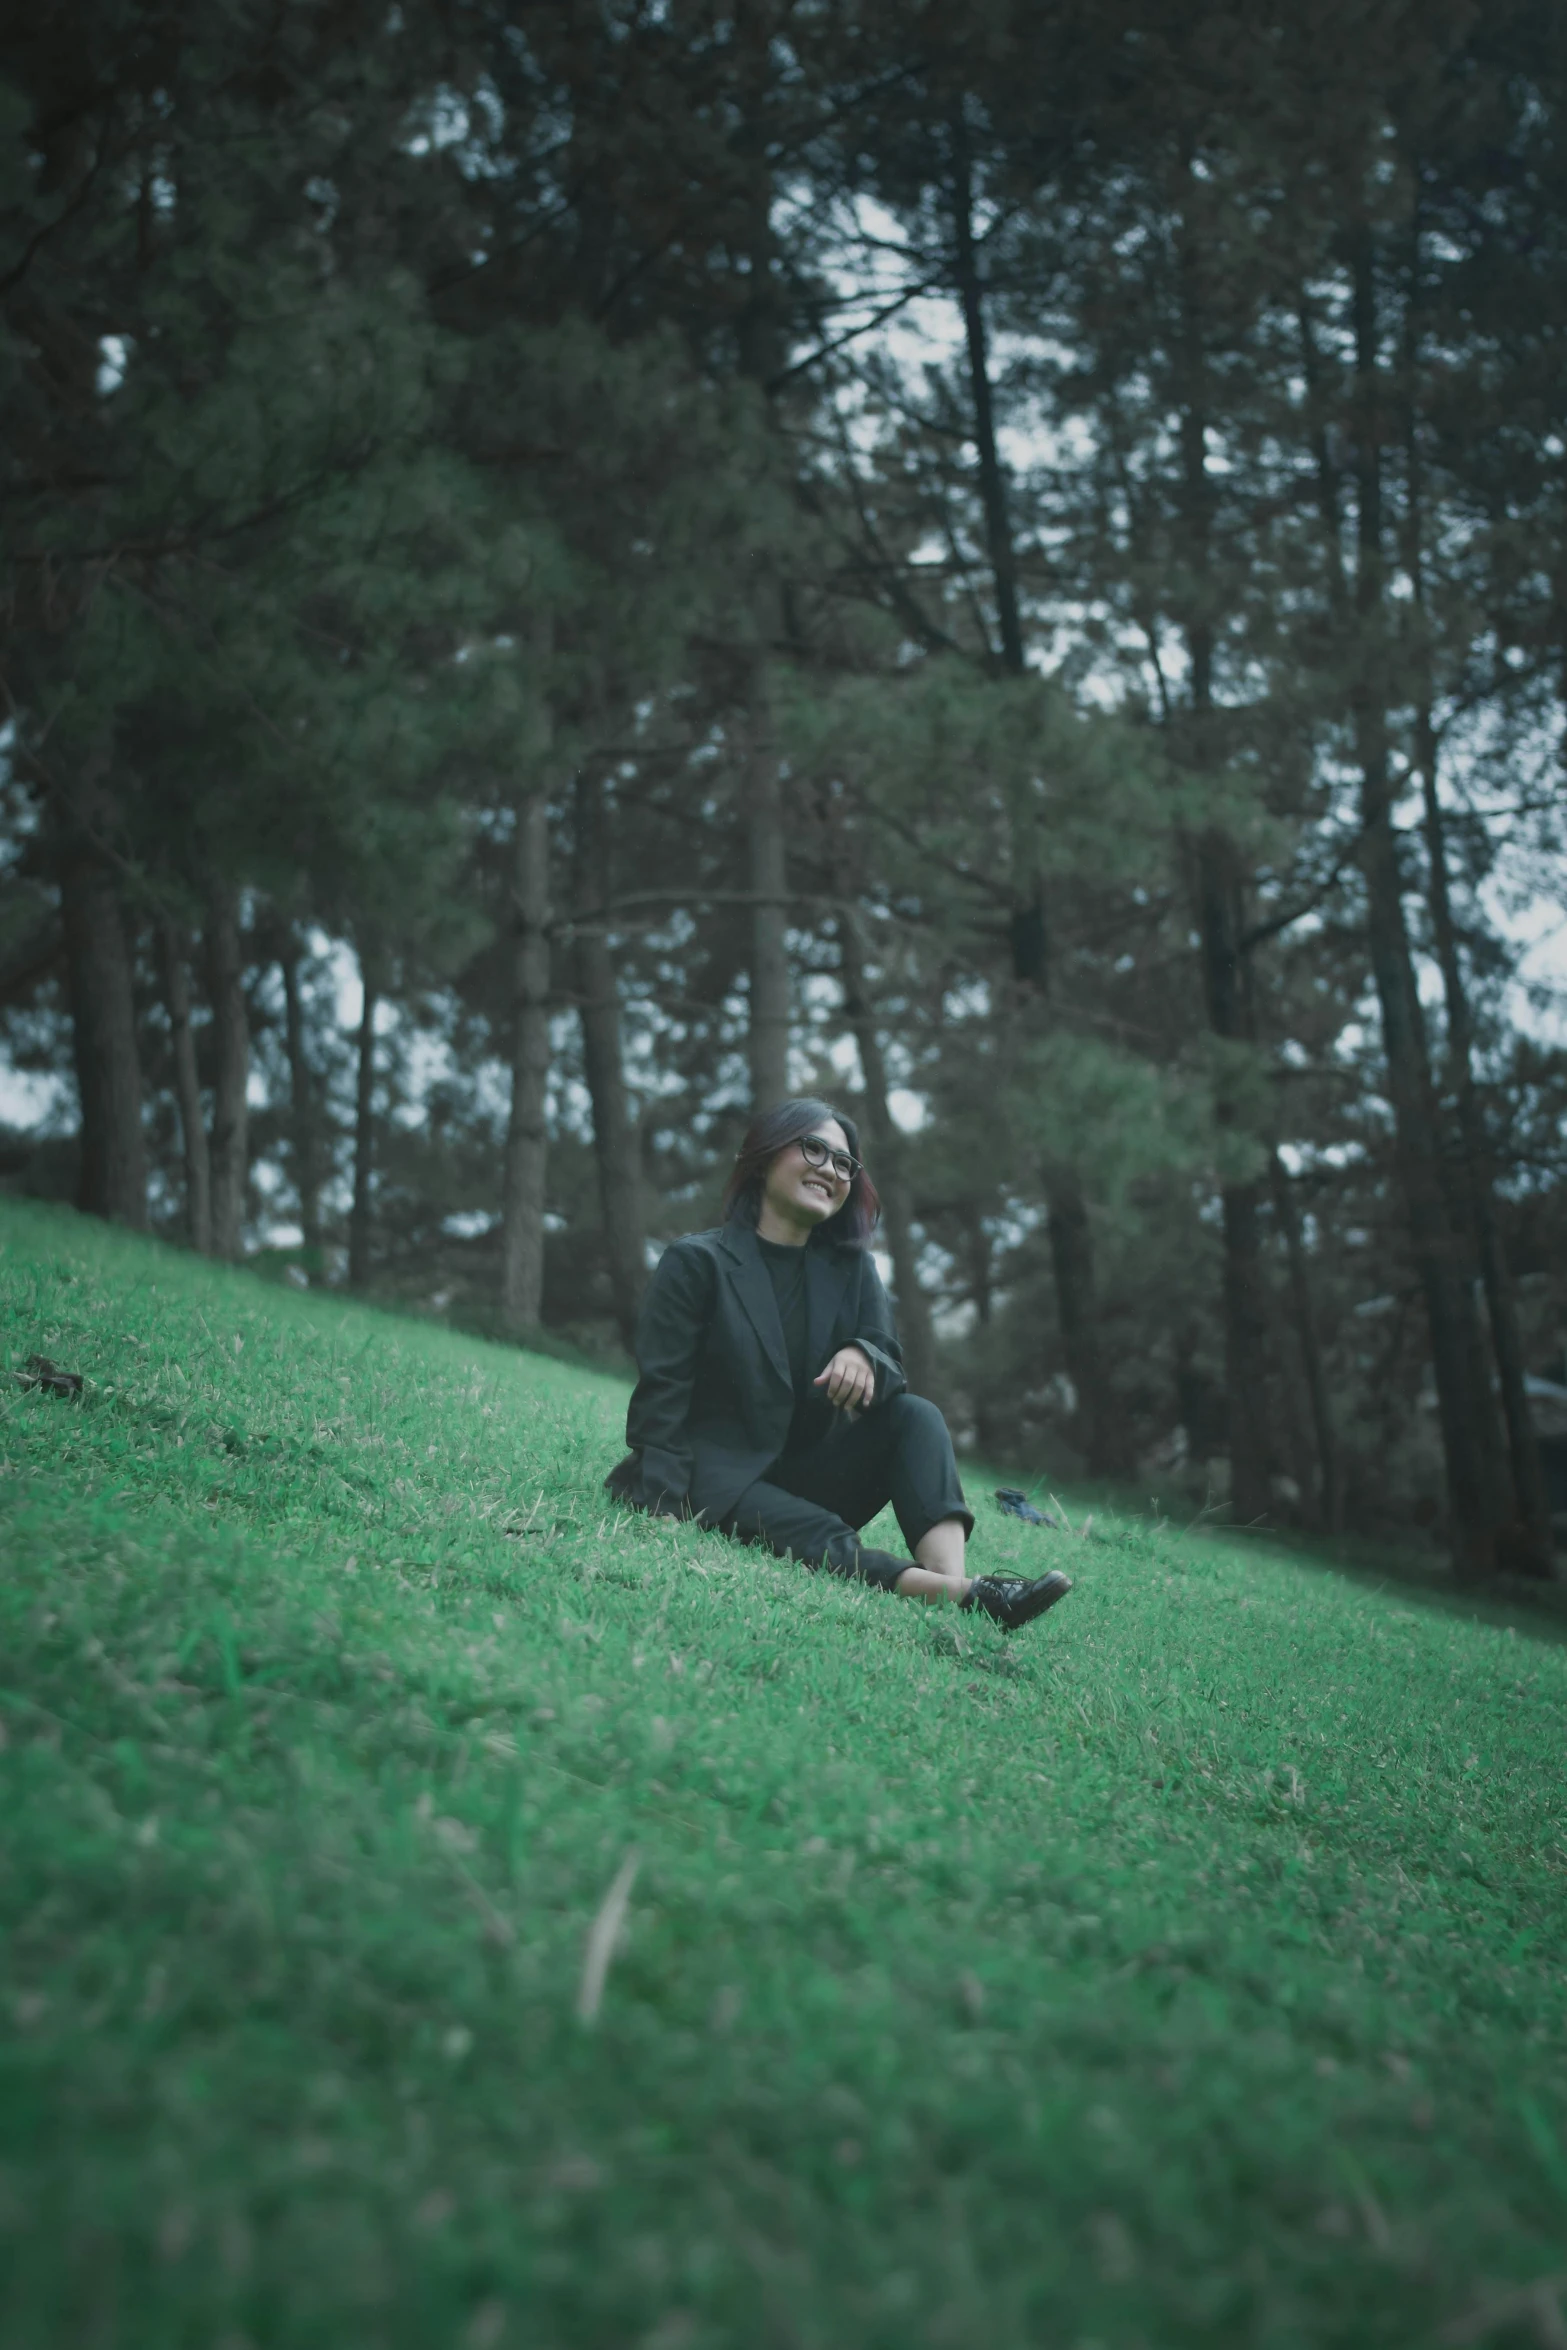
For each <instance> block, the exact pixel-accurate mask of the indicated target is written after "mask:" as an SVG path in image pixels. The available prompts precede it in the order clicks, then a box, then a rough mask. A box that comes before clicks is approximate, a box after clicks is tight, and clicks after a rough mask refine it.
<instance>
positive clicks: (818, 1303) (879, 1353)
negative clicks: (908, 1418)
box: [604, 1223, 906, 1525]
mask: <svg viewBox="0 0 1567 2350" xmlns="http://www.w3.org/2000/svg"><path fill="white" fill-rule="evenodd" d="M805 1303H806V1328H807V1331H808V1332H809V1336H810V1359H811V1364H812V1372H811V1376H812V1377H813V1378H814V1377H815V1376H816V1373H817V1372H818V1371H821V1370H824V1369H825V1368H826V1365H827V1363H828V1362H829V1361H830V1359H831V1358H832V1356H833V1355H835V1354H836V1353H837V1351H838V1349H839V1347H841V1346H858V1347H863V1348H864V1350H865V1353H866V1356H867V1357H868V1359H869V1362H870V1366H871V1369H872V1370H873V1371H874V1372H875V1374H876V1394H875V1397H874V1400H873V1402H872V1403H871V1404H870V1405H869V1406H868V1409H870V1410H872V1411H874V1410H875V1408H876V1405H877V1404H881V1403H885V1402H886V1400H887V1398H888V1397H889V1396H891V1395H897V1394H898V1393H899V1391H900V1390H901V1389H902V1388H903V1387H904V1385H905V1384H906V1382H905V1380H904V1376H903V1355H902V1351H901V1349H900V1348H899V1345H898V1334H897V1330H896V1328H895V1327H894V1324H893V1319H892V1307H891V1305H890V1303H889V1302H888V1298H887V1292H886V1290H885V1289H884V1288H883V1287H882V1284H881V1276H880V1274H879V1273H878V1272H877V1270H876V1263H875V1259H874V1258H873V1257H872V1255H871V1253H870V1251H869V1250H868V1249H859V1248H844V1247H841V1246H838V1245H837V1244H835V1243H833V1242H830V1241H817V1242H811V1241H808V1242H807V1243H806V1246H805ZM636 1345H637V1369H638V1371H639V1372H640V1374H641V1376H640V1377H639V1379H638V1380H637V1384H636V1388H635V1390H634V1392H633V1394H632V1398H631V1408H630V1410H629V1411H628V1412H627V1414H626V1442H627V1443H628V1444H629V1445H630V1446H631V1452H630V1454H629V1455H628V1457H627V1458H626V1459H625V1460H623V1461H622V1462H620V1464H619V1466H618V1467H616V1468H614V1469H612V1470H611V1471H610V1473H609V1475H608V1476H607V1477H606V1478H605V1480H604V1482H605V1484H606V1486H607V1487H608V1489H609V1491H610V1492H611V1493H612V1494H614V1496H615V1498H616V1499H617V1500H618V1501H629V1502H634V1503H636V1504H637V1505H638V1506H639V1507H641V1508H643V1509H650V1510H656V1511H659V1512H660V1513H664V1514H668V1513H674V1514H677V1515H685V1514H686V1513H688V1512H689V1513H690V1514H691V1515H693V1516H697V1515H699V1516H702V1517H704V1518H705V1519H706V1520H707V1522H708V1524H709V1525H716V1524H717V1523H718V1521H719V1520H720V1519H721V1518H723V1517H725V1516H727V1515H728V1513H729V1511H730V1510H732V1509H733V1508H734V1505H735V1503H736V1502H737V1501H738V1500H739V1498H740V1496H741V1494H742V1493H744V1491H745V1489H746V1487H747V1486H748V1485H753V1484H754V1483H755V1482H756V1480H757V1478H758V1477H760V1475H761V1474H762V1471H763V1470H764V1469H766V1468H767V1467H769V1466H770V1464H771V1463H772V1462H773V1461H775V1460H776V1459H777V1458H778V1455H779V1454H780V1453H781V1452H782V1451H783V1449H784V1443H785V1440H786V1438H787V1437H788V1434H789V1426H790V1422H791V1421H792V1419H793V1417H794V1408H795V1397H794V1390H793V1387H792V1386H791V1384H790V1379H789V1357H788V1354H787V1352H786V1350H785V1346H784V1334H783V1323H782V1321H781V1320H780V1318H779V1313H778V1302H777V1299H776V1298H775V1297H774V1295H773V1285H772V1282H771V1280H770V1279H769V1278H768V1272H767V1267H766V1265H765V1264H764V1263H763V1262H762V1253H761V1250H760V1249H759V1248H758V1247H757V1245H756V1234H755V1232H754V1231H753V1230H752V1229H751V1227H750V1225H748V1224H741V1223H730V1224H721V1225H720V1226H719V1227H718V1229H717V1230H716V1231H713V1232H691V1233H688V1234H687V1235H686V1237H685V1238H684V1239H683V1240H674V1241H671V1242H670V1244H669V1246H668V1248H666V1249H665V1251H664V1253H663V1255H662V1256H661V1257H660V1258H659V1261H658V1269H657V1271H656V1272H655V1273H654V1275H653V1279H652V1281H651V1283H650V1284H649V1287H648V1293H647V1296H646V1297H645V1298H644V1300H643V1303H642V1312H641V1315H640V1316H639V1318H638V1321H637V1341H636ZM817 1401H819V1404H820V1411H821V1429H822V1433H823V1435H826V1434H827V1433H828V1431H829V1430H830V1428H831V1427H832V1425H833V1420H834V1414H833V1407H832V1406H831V1404H829V1403H828V1401H827V1399H826V1396H825V1395H822V1396H821V1397H820V1398H819V1399H813V1404H814V1403H815V1402H817ZM808 1408H809V1407H808Z"/></svg>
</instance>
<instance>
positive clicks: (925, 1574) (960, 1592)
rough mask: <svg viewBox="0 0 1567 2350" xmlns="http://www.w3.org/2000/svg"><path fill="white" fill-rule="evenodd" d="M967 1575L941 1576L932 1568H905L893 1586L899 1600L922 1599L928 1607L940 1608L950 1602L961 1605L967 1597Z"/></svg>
mask: <svg viewBox="0 0 1567 2350" xmlns="http://www.w3.org/2000/svg"><path fill="white" fill-rule="evenodd" d="M969 1581H970V1578H969V1577H968V1576H967V1575H942V1574H938V1573H937V1572H936V1571H935V1569H934V1568H932V1567H922V1566H913V1567H905V1568H904V1570H903V1572H902V1574H901V1575H900V1576H899V1577H898V1580H897V1582H896V1583H895V1584H894V1585H893V1589H894V1591H896V1592H897V1593H898V1595H899V1597H900V1598H903V1599H923V1600H924V1601H925V1603H926V1605H927V1606H928V1607H940V1606H941V1605H942V1604H943V1603H944V1602H946V1601H949V1600H950V1601H951V1602H953V1604H954V1605H961V1604H962V1602H963V1601H964V1600H965V1599H967V1597H968V1595H969Z"/></svg>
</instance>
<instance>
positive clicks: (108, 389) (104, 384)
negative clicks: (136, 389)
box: [94, 335, 131, 400]
mask: <svg viewBox="0 0 1567 2350" xmlns="http://www.w3.org/2000/svg"><path fill="white" fill-rule="evenodd" d="M130 358H131V338H130V336H129V335H100V336H99V337H98V372H97V375H96V377H95V378H94V388H95V390H96V391H97V394H98V397H99V399H100V400H107V399H108V398H109V396H110V394H111V393H113V392H117V391H118V390H119V388H120V386H121V384H122V383H123V382H124V381H125V370H126V368H127V367H128V366H129V365H130Z"/></svg>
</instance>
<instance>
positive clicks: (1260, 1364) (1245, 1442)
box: [1195, 831, 1274, 1524]
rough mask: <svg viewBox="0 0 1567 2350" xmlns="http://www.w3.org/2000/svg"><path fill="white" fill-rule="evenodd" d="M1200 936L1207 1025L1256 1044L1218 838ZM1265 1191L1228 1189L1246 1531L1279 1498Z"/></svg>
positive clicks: (1230, 1395) (1222, 1079)
mask: <svg viewBox="0 0 1567 2350" xmlns="http://www.w3.org/2000/svg"><path fill="white" fill-rule="evenodd" d="M1195 854H1196V865H1197V905H1198V936H1199V938H1200V940H1201V954H1202V971H1203V989H1204V994H1205V997H1206V1000H1207V1007H1208V1024H1209V1026H1210V1028H1211V1029H1212V1030H1213V1033H1214V1035H1215V1036H1217V1037H1220V1038H1222V1039H1223V1040H1224V1041H1225V1042H1226V1043H1228V1044H1240V1043H1244V1042H1245V1041H1247V1037H1248V1031H1249V1029H1250V1025H1251V1023H1250V1020H1249V1018H1248V1017H1247V1007H1246V1003H1245V998H1244V990H1243V986H1242V968H1241V953H1240V943H1239V942H1240V935H1241V923H1242V902H1241V893H1240V888H1239V884H1238V882H1237V880H1236V877H1235V873H1234V855H1233V851H1232V850H1231V847H1230V844H1229V843H1228V842H1227V841H1226V840H1225V839H1223V838H1222V836H1220V835H1218V834H1216V833H1214V832H1212V831H1209V832H1206V833H1204V834H1203V836H1202V837H1201V838H1200V839H1199V841H1198V842H1197V844H1196V852H1195ZM1215 1118H1216V1121H1217V1124H1218V1128H1219V1137H1220V1146H1221V1149H1222V1148H1224V1147H1225V1146H1226V1144H1227V1143H1228V1142H1229V1140H1230V1138H1232V1137H1234V1136H1235V1135H1236V1132H1237V1126H1238V1120H1237V1115H1236V1109H1235V1104H1234V1102H1233V1100H1232V1098H1231V1093H1230V1085H1229V1076H1228V1072H1227V1071H1225V1070H1224V1069H1223V1068H1222V1067H1221V1071H1220V1076H1219V1083H1218V1089H1217V1099H1216V1102H1215ZM1262 1194H1263V1186H1262V1183H1261V1181H1260V1180H1257V1179H1249V1180H1248V1179H1241V1180H1239V1181H1236V1180H1231V1181H1228V1182H1225V1183H1223V1184H1221V1187H1220V1206H1221V1209H1222V1212H1223V1233H1224V1277H1223V1304H1224V1387H1225V1395H1226V1398H1227V1401H1228V1406H1229V1431H1230V1434H1229V1452H1230V1506H1231V1509H1232V1510H1233V1512H1234V1514H1235V1515H1236V1516H1237V1517H1238V1518H1240V1519H1241V1520H1242V1521H1243V1522H1245V1523H1248V1524H1249V1523H1251V1522H1252V1521H1254V1520H1255V1519H1257V1518H1261V1517H1265V1516H1266V1515H1267V1512H1268V1509H1269V1506H1270V1503H1271V1500H1272V1495H1271V1492H1270V1486H1269V1478H1270V1472H1271V1469H1272V1466H1273V1449H1274V1447H1273V1430H1272V1426H1271V1422H1270V1417H1269V1412H1268V1370H1269V1362H1268V1300H1267V1285H1266V1277H1265V1272H1264V1265H1263V1254H1262V1227H1261V1215H1260V1211H1261V1205H1262Z"/></svg>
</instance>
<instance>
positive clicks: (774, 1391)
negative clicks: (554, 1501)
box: [605, 1101, 1072, 1632]
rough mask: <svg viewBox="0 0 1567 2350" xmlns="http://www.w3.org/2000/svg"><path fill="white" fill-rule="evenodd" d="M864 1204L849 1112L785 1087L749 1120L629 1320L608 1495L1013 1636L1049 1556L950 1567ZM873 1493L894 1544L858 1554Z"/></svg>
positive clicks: (960, 1528)
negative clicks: (964, 1611)
mask: <svg viewBox="0 0 1567 2350" xmlns="http://www.w3.org/2000/svg"><path fill="white" fill-rule="evenodd" d="M879 1208H880V1202H879V1201H878V1199H877V1196H876V1187H875V1185H874V1184H873V1183H872V1181H871V1179H870V1177H869V1175H868V1174H867V1173H866V1171H865V1169H864V1167H863V1166H862V1165H861V1163H860V1156H859V1137H858V1135H857V1133H856V1131H855V1127H854V1122H853V1120H852V1119H849V1118H846V1117H844V1116H843V1114H842V1112H841V1111H838V1110H834V1109H832V1108H831V1107H829V1105H828V1104H827V1103H826V1102H819V1101H788V1102H780V1103H779V1104H778V1107H777V1108H776V1109H773V1110H768V1111H766V1112H765V1113H764V1114H763V1115H762V1116H761V1117H759V1118H757V1119H754V1120H753V1122H752V1124H751V1126H750V1127H749V1129H748V1130H747V1133H746V1136H745V1140H744V1141H743V1142H742V1143H741V1145H740V1150H739V1154H738V1156H737V1157H736V1159H735V1164H734V1172H733V1173H732V1174H731V1176H730V1178H729V1183H728V1187H727V1189H726V1190H725V1193H724V1221H723V1223H722V1224H720V1225H719V1227H718V1228H717V1230H716V1231H713V1232H693V1233H689V1234H688V1235H687V1236H686V1238H685V1239H683V1240H676V1241H673V1242H671V1244H670V1246H669V1247H668V1248H667V1249H666V1250H665V1251H664V1254H663V1256H662V1257H661V1258H660V1259H659V1264H658V1270H657V1272H656V1273H655V1274H654V1276H653V1280H652V1284H651V1286H650V1288H649V1290H648V1294H647V1298H646V1300H645V1302H644V1304H643V1308H642V1314H641V1319H640V1321H639V1322H638V1325H637V1369H638V1372H639V1373H640V1376H639V1378H638V1380H637V1385H636V1391H635V1393H634V1394H633V1396H632V1398H631V1409H630V1411H629V1412H628V1414H627V1416H626V1441H627V1443H628V1444H629V1445H630V1446H631V1448H632V1450H631V1453H630V1455H629V1457H628V1458H627V1459H625V1460H623V1461H622V1462H621V1463H620V1464H619V1466H618V1467H617V1468H615V1469H613V1470H611V1472H610V1474H609V1476H608V1477H607V1478H606V1480H605V1483H606V1485H607V1486H608V1488H609V1491H610V1492H611V1493H612V1494H614V1496H615V1497H616V1499H617V1500H619V1501H626V1502H630V1503H632V1504H633V1505H634V1506H635V1507H637V1508H639V1509H646V1510H652V1511H654V1512H656V1513H657V1514H659V1515H663V1516H678V1517H694V1518H697V1519H699V1520H700V1521H701V1522H702V1523H703V1524H704V1525H707V1526H715V1527H718V1528H720V1529H721V1530H722V1532H724V1533H725V1534H730V1535H734V1536H736V1537H737V1538H738V1539H739V1540H740V1541H742V1542H763V1543H766V1544H767V1545H768V1546H769V1547H770V1548H771V1549H773V1550H775V1551H777V1552H778V1553H779V1554H780V1555H781V1556H783V1557H785V1558H796V1559H798V1560H800V1562H801V1563H802V1564H803V1565H805V1566H808V1567H825V1568H826V1569H827V1571H828V1573H829V1574H833V1575H848V1576H856V1575H857V1576H858V1577H859V1578H860V1579H861V1581H863V1582H866V1583H875V1584H878V1585H879V1586H880V1587H881V1588H882V1589H883V1590H885V1591H896V1592H899V1593H901V1594H902V1596H903V1597H905V1598H907V1599H925V1600H953V1601H955V1602H956V1603H957V1605H958V1606H959V1607H963V1608H970V1609H977V1610H978V1611H979V1612H980V1613H981V1614H983V1615H987V1616H991V1617H993V1618H994V1619H995V1621H996V1622H997V1623H998V1624H1001V1625H1002V1626H1003V1627H1004V1628H1005V1629H1006V1630H1007V1631H1009V1632H1010V1631H1015V1630H1016V1629H1017V1627H1018V1626H1019V1625H1021V1624H1026V1623H1029V1622H1030V1621H1031V1620H1032V1619H1033V1618H1034V1617H1035V1616H1037V1615H1042V1614H1043V1613H1044V1611H1045V1609H1046V1608H1047V1607H1053V1606H1054V1604H1055V1602H1056V1601H1057V1600H1058V1599H1061V1598H1064V1597H1065V1595H1066V1593H1067V1592H1068V1591H1070V1590H1071V1588H1072V1585H1071V1581H1070V1579H1069V1577H1067V1576H1066V1575H1063V1574H1062V1573H1061V1572H1060V1571H1059V1570H1057V1571H1055V1572H1054V1573H1052V1574H1048V1575H1042V1576H1040V1577H1038V1578H1037V1579H1035V1580H1033V1581H1025V1580H1024V1579H1023V1578H1022V1577H1021V1576H1017V1575H980V1576H978V1577H973V1578H971V1577H969V1576H967V1575H965V1574H964V1572H963V1546H964V1544H965V1542H966V1541H967V1539H968V1537H969V1535H970V1534H971V1533H972V1532H973V1528H974V1518H973V1513H972V1511H970V1510H969V1508H968V1507H967V1505H966V1504H965V1502H964V1499H963V1488H962V1486H961V1485H960V1484H959V1483H958V1471H957V1463H956V1462H955V1461H954V1459H953V1457H952V1439H951V1437H950V1436H949V1435H948V1433H947V1426H946V1422H945V1421H944V1420H943V1419H942V1416H941V1414H940V1412H939V1411H938V1410H937V1409H936V1407H935V1405H934V1404H933V1403H927V1402H925V1401H924V1400H923V1399H922V1398H921V1397H919V1396H916V1395H910V1394H909V1392H908V1388H907V1383H906V1381H905V1379H904V1376H903V1359H902V1355H901V1353H900V1351H899V1347H898V1337H897V1331H896V1329H895V1328H894V1325H893V1319H892V1308H891V1306H890V1305H889V1303H888V1300H887V1293H886V1291H885V1290H884V1289H883V1287H882V1285H881V1280H880V1278H879V1276H878V1274H877V1271H876V1265H875V1260H874V1259H873V1258H872V1256H871V1253H870V1247H869V1242H870V1237H871V1234H872V1232H873V1231H874V1229H875V1226H876V1218H877V1214H878V1212H879ZM889 1501H890V1502H891V1504H892V1506H893V1509H894V1510H895V1511H896V1513H897V1518H898V1524H899V1527H900V1528H901V1529H902V1533H903V1539H904V1541H905V1542H906V1543H907V1544H908V1546H909V1549H910V1551H911V1552H912V1554H913V1556H912V1559H908V1558H894V1557H893V1556H892V1555H891V1554H890V1553H889V1552H887V1551H884V1550H867V1549H866V1548H865V1547H864V1545H863V1544H862V1543H861V1541H860V1537H859V1529H860V1528H861V1527H862V1526H865V1525H868V1524H869V1523H870V1521H871V1519H872V1518H874V1517H875V1516H876V1515H877V1513H878V1511H880V1510H881V1509H883V1508H884V1507H885V1506H886V1504H887V1503H888V1502H889Z"/></svg>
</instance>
